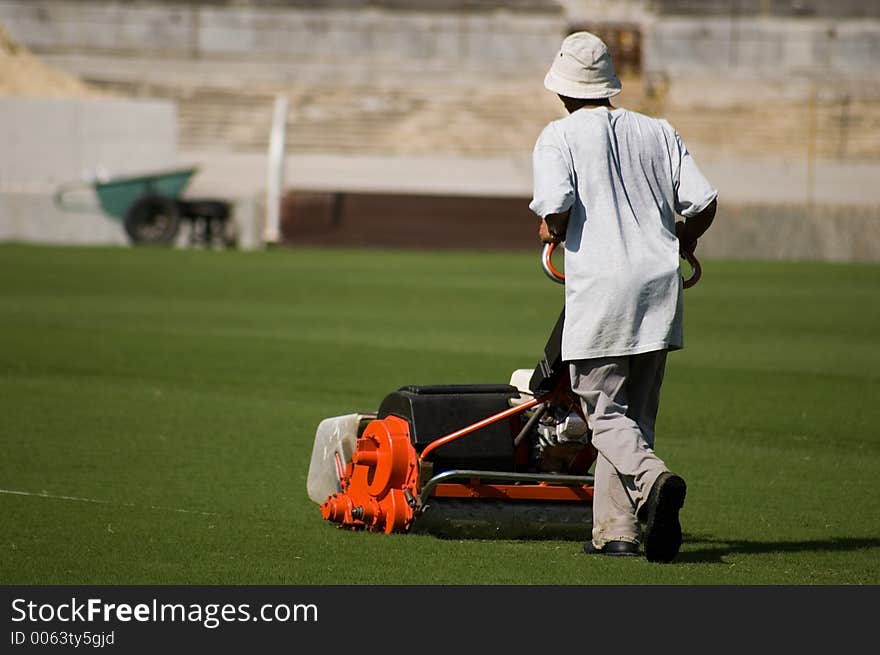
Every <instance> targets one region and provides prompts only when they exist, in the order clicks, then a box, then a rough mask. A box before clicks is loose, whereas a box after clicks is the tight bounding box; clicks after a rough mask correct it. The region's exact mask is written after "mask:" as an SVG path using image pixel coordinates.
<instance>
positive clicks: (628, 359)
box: [570, 350, 669, 548]
mask: <svg viewBox="0 0 880 655" xmlns="http://www.w3.org/2000/svg"><path fill="white" fill-rule="evenodd" d="M665 368H666V351H665V350H658V351H654V352H649V353H643V354H639V355H628V356H623V357H602V358H597V359H581V360H577V361H573V362H571V363H570V374H571V387H572V389H573V390H574V392H575V393H576V394H578V395H579V396H580V398H581V405H582V407H583V409H584V414H586V416H587V423H588V425H589V426H590V429H591V430H592V432H593V441H592V443H593V446H594V447H595V448H596V450H597V451H599V456H598V458H597V459H596V469H595V478H596V479H595V485H594V497H593V545H594V546H595V547H596V548H602V547H603V546H604V545H605V544H606V543H607V542H609V541H629V542H631V543H639V540H640V531H639V522H638V519H637V518H636V512H637V511H638V510H639V509H640V508H641V506H642V504H643V503H644V502H645V500H646V499H647V497H648V493H649V492H650V490H651V486H652V485H653V484H654V481H655V480H656V479H657V476H659V475H660V474H661V473H663V472H664V471H668V470H669V469H668V468H667V467H666V464H664V463H663V460H661V459H660V458H659V457H657V455H655V454H654V450H653V447H654V423H655V421H656V418H657V410H658V408H659V405H660V386H661V384H662V383H663V372H664V370H665Z"/></svg>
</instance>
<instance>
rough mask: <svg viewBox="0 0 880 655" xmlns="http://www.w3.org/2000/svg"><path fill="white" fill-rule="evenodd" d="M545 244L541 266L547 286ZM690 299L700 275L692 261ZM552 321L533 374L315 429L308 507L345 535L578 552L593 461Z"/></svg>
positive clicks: (405, 396)
mask: <svg viewBox="0 0 880 655" xmlns="http://www.w3.org/2000/svg"><path fill="white" fill-rule="evenodd" d="M553 251H554V244H547V245H546V246H545V247H544V249H543V251H542V254H541V265H542V268H543V270H544V272H545V273H546V275H547V276H548V277H549V278H550V279H551V280H553V281H554V282H558V283H564V282H565V276H564V275H563V274H562V273H561V272H560V271H558V270H557V269H556V268H555V267H554V266H553V261H552V255H553ZM682 256H683V257H684V258H685V259H686V260H687V261H688V262H689V263H690V266H691V271H692V272H691V276H690V277H689V278H688V279H687V280H685V281H684V286H685V288H687V287H691V286H693V285H694V284H696V282H697V281H698V280H699V278H700V275H701V268H700V263H699V261H697V259H696V257H694V255H693V253H683V254H682ZM564 320H565V309H564V308H563V310H562V312H561V313H560V315H559V318H558V319H557V321H556V324H555V326H554V327H553V331H552V332H551V333H550V337H549V339H548V340H547V343H546V345H545V346H544V353H543V357H542V358H541V359H540V360H539V361H538V363H537V365H536V366H535V368H534V369H519V370H516V371H514V372H513V374H512V375H511V378H510V381H509V383H508V384H465V385H462V384H453V385H427V386H405V387H401V388H399V389H397V390H396V391H393V392H391V393H389V394H388V395H387V396H385V398H384V399H383V400H382V402H381V403H380V405H379V408H378V410H377V411H376V412H373V413H363V414H360V413H358V414H347V415H343V416H336V417H332V418H327V419H324V420H323V421H321V422H320V424H319V425H318V428H317V432H316V435H315V442H314V448H313V450H312V458H311V462H310V465H309V473H308V482H307V490H308V494H309V498H311V500H312V501H314V502H315V503H317V504H319V505H320V508H321V514H322V516H323V518H324V519H326V520H328V521H331V522H333V523H336V524H338V526H339V527H342V528H348V529H352V530H368V531H373V532H385V533H389V534H390V533H393V532H400V533H424V534H431V535H435V536H439V537H450V538H489V539H572V540H578V539H580V540H583V539H585V538H587V537H588V536H589V534H590V530H591V524H592V499H593V487H592V484H593V476H592V475H590V470H591V468H592V465H593V463H594V462H595V460H596V456H597V453H596V450H595V449H594V448H593V446H592V445H591V444H590V437H591V434H590V430H589V428H588V426H587V420H586V417H585V416H584V413H583V410H582V408H581V403H580V400H579V398H578V397H577V395H575V394H574V392H573V391H572V390H571V384H570V380H569V375H568V365H567V364H566V363H565V362H564V361H563V359H562V352H561V346H562V326H563V323H564Z"/></svg>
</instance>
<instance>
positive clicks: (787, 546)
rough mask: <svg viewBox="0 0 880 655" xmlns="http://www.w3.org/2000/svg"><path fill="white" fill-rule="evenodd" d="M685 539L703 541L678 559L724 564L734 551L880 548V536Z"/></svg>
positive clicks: (679, 555) (797, 551)
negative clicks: (761, 539)
mask: <svg viewBox="0 0 880 655" xmlns="http://www.w3.org/2000/svg"><path fill="white" fill-rule="evenodd" d="M683 541H684V543H685V544H688V543H691V544H699V545H700V546H703V545H704V544H705V546H704V547H700V548H697V549H696V550H693V549H688V548H687V547H685V549H684V550H682V551H680V552H679V554H678V556H677V557H676V558H675V559H676V561H677V562H703V563H708V564H723V563H724V557H725V556H726V555H732V554H758V553H803V552H816V553H819V552H831V553H833V552H844V551H851V550H861V549H864V548H880V539H876V538H869V537H840V538H838V537H832V538H830V539H809V540H805V541H753V540H750V539H742V540H737V539H717V538H713V537H707V536H705V535H685V536H684V540H683Z"/></svg>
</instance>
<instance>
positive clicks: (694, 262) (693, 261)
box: [541, 243, 703, 289]
mask: <svg viewBox="0 0 880 655" xmlns="http://www.w3.org/2000/svg"><path fill="white" fill-rule="evenodd" d="M556 245H557V244H555V243H545V244H544V248H543V249H542V250H541V268H542V269H543V270H544V273H545V274H546V275H547V277H549V278H550V279H551V280H553V281H554V282H557V283H559V284H565V275H564V274H562V273H560V272H559V271H558V270H556V267H555V266H553V251H554V250H555V249H556ZM680 254H681V257H682V259H684V260H685V261H686V262H687V263H688V264H690V266H691V276H690V277H689V278H687V279H686V280H684V288H685V289H690V288H691V287H692V286H694V285H695V284H696V283H697V282H699V281H700V278H701V277H702V276H703V267H702V266H701V265H700V260H699V259H697V256H696V255H695V254H694V253H692V252H686V251H683V252H681V253H680Z"/></svg>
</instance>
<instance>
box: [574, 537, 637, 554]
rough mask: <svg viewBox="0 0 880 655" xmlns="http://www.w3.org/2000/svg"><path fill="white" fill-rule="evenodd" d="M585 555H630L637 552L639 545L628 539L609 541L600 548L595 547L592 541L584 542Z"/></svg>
mask: <svg viewBox="0 0 880 655" xmlns="http://www.w3.org/2000/svg"><path fill="white" fill-rule="evenodd" d="M584 553H586V554H587V555H610V556H611V557H630V556H632V555H638V554H639V545H638V544H634V543H632V542H629V541H609V542H607V543H606V544H605V545H604V546H602V548H596V547H595V546H594V545H593V542H592V541H585V542H584Z"/></svg>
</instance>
